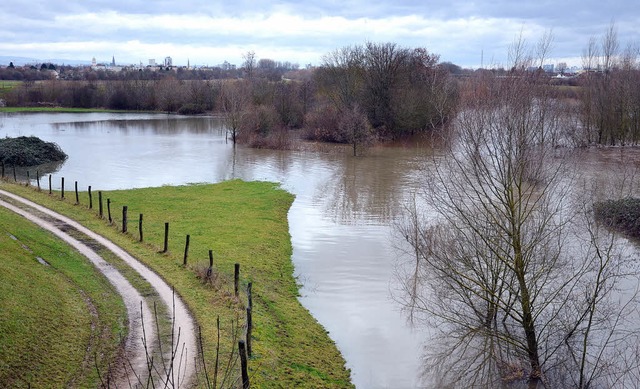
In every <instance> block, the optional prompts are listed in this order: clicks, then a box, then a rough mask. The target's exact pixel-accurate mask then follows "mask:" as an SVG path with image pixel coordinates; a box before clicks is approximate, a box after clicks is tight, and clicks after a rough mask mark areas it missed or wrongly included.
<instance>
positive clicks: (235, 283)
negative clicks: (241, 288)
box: [233, 263, 240, 297]
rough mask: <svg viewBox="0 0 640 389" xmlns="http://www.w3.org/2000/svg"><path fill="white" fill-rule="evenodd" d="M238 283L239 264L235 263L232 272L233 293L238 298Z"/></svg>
mask: <svg viewBox="0 0 640 389" xmlns="http://www.w3.org/2000/svg"><path fill="white" fill-rule="evenodd" d="M239 282H240V264H239V263H236V264H235V266H234V271H233V291H234V293H235V295H236V297H238V283H239Z"/></svg>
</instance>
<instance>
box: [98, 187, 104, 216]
mask: <svg viewBox="0 0 640 389" xmlns="http://www.w3.org/2000/svg"><path fill="white" fill-rule="evenodd" d="M98 207H99V209H100V219H102V216H103V214H102V212H103V209H102V191H101V190H99V191H98Z"/></svg>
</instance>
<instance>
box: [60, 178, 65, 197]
mask: <svg viewBox="0 0 640 389" xmlns="http://www.w3.org/2000/svg"><path fill="white" fill-rule="evenodd" d="M60 198H62V199H63V198H64V177H62V188H61V190H60Z"/></svg>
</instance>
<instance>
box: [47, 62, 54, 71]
mask: <svg viewBox="0 0 640 389" xmlns="http://www.w3.org/2000/svg"><path fill="white" fill-rule="evenodd" d="M47 69H49V70H56V65H54V64H52V63H50V64H49V66H47Z"/></svg>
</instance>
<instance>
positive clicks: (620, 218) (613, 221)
mask: <svg viewBox="0 0 640 389" xmlns="http://www.w3.org/2000/svg"><path fill="white" fill-rule="evenodd" d="M594 212H595V216H596V219H597V220H598V221H599V222H601V223H603V224H605V225H607V226H608V227H610V228H613V229H616V230H618V231H621V232H623V233H625V234H627V235H629V236H631V237H634V238H640V198H634V197H626V198H623V199H619V200H607V201H601V202H598V203H596V204H595V206H594Z"/></svg>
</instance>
